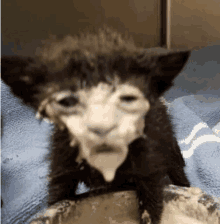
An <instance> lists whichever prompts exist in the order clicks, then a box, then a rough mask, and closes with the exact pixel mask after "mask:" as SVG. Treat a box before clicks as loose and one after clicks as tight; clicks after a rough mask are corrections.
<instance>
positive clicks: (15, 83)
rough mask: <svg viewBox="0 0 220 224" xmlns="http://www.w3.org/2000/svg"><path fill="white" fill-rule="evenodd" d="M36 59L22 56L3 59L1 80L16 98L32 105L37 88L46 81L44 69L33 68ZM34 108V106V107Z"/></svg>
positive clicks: (4, 57)
mask: <svg viewBox="0 0 220 224" xmlns="http://www.w3.org/2000/svg"><path fill="white" fill-rule="evenodd" d="M33 64H35V61H34V59H32V58H29V57H28V58H27V57H20V56H3V57H2V58H1V78H2V80H3V81H4V82H5V83H6V84H7V85H8V86H9V87H10V88H11V90H12V92H13V93H14V95H15V96H17V97H19V98H21V99H23V101H24V102H25V103H26V104H29V105H32V104H34V103H33V98H34V94H36V87H37V86H38V85H39V84H40V83H42V82H43V81H44V79H45V78H44V77H45V74H44V73H45V71H43V69H42V67H37V66H32V65H33ZM32 106H33V105H32Z"/></svg>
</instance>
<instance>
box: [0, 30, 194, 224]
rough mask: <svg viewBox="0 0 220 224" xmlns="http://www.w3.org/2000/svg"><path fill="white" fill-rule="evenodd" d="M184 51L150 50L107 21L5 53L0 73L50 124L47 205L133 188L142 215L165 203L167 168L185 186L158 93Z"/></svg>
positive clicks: (156, 213) (155, 218)
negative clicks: (31, 49)
mask: <svg viewBox="0 0 220 224" xmlns="http://www.w3.org/2000/svg"><path fill="white" fill-rule="evenodd" d="M189 54H190V53H189V52H188V51H185V52H172V53H170V54H167V55H156V54H153V53H149V52H148V53H147V52H145V51H144V50H143V49H140V48H136V47H135V45H134V43H133V42H132V41H131V40H127V39H122V37H121V35H120V34H118V33H116V32H114V31H112V30H110V29H108V28H106V29H100V30H99V32H98V33H97V34H86V35H82V36H81V37H71V36H68V37H66V38H65V39H64V40H62V41H56V40H55V41H52V42H51V43H50V44H47V43H46V45H45V47H44V48H43V49H42V51H41V53H40V55H38V56H36V57H35V58H27V57H19V56H11V57H7V56H3V57H2V79H3V80H4V81H5V83H7V84H8V85H9V86H10V87H11V90H12V92H13V93H14V94H15V95H16V96H17V97H19V98H21V99H22V100H23V101H24V103H26V104H27V105H30V106H31V107H33V108H35V109H36V111H37V112H38V117H39V118H47V119H49V120H50V121H51V122H53V123H54V131H53V133H52V137H51V151H50V163H51V164H50V170H51V171H50V174H49V175H50V183H49V204H50V205H52V204H54V203H56V202H57V201H60V200H63V199H71V200H77V199H78V198H79V196H77V195H76V189H77V187H78V184H79V183H80V182H84V183H85V184H86V185H87V186H88V187H89V188H90V189H93V190H92V191H91V192H90V193H89V194H90V195H91V194H93V195H94V194H100V193H105V192H110V191H121V190H128V189H134V190H136V192H137V197H138V200H139V202H140V209H139V210H140V222H141V223H144V220H143V219H142V218H141V216H142V213H143V212H144V210H145V209H146V210H147V211H148V212H149V214H150V216H151V220H152V223H153V224H158V223H159V222H160V219H161V213H162V210H163V188H164V181H163V179H164V177H165V176H166V175H168V176H169V178H170V179H171V180H172V182H173V183H174V184H176V185H180V186H189V182H188V180H187V178H186V176H185V174H184V170H183V168H184V166H185V163H184V160H183V158H182V155H181V152H180V149H179V146H178V144H177V141H176V139H175V137H174V133H173V131H172V126H171V122H170V118H169V116H168V114H167V112H166V107H165V105H164V104H163V103H161V100H160V97H161V96H162V94H163V93H164V92H165V91H166V90H168V89H169V88H170V87H171V86H172V83H173V80H174V78H175V77H176V76H177V75H178V74H179V72H180V71H181V70H182V68H183V67H184V65H185V63H186V62H187V59H188V57H189Z"/></svg>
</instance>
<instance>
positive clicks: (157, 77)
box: [149, 51, 190, 96]
mask: <svg viewBox="0 0 220 224" xmlns="http://www.w3.org/2000/svg"><path fill="white" fill-rule="evenodd" d="M189 56H190V51H182V52H175V53H169V54H167V55H163V56H157V57H158V58H157V59H156V61H157V62H156V66H155V69H154V72H153V74H152V77H151V80H150V85H149V87H150V88H151V91H152V92H153V93H154V94H156V96H161V95H162V94H163V93H164V92H165V91H167V90H168V89H169V88H170V87H171V86H172V85H173V81H174V79H175V78H176V77H177V75H178V74H179V73H180V72H181V70H182V69H183V67H184V66H185V64H186V62H187V60H188V58H189Z"/></svg>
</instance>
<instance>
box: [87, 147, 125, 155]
mask: <svg viewBox="0 0 220 224" xmlns="http://www.w3.org/2000/svg"><path fill="white" fill-rule="evenodd" d="M120 151H121V149H119V148H117V147H115V146H110V145H107V144H102V145H99V146H95V147H93V149H92V152H91V155H96V154H104V153H107V154H108V153H119V152H120Z"/></svg>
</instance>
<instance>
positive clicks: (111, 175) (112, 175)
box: [103, 169, 116, 182]
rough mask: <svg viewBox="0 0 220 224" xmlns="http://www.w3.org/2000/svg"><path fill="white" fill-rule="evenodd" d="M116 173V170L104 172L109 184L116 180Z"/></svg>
mask: <svg viewBox="0 0 220 224" xmlns="http://www.w3.org/2000/svg"><path fill="white" fill-rule="evenodd" d="M115 171H116V170H114V169H106V170H103V177H104V179H105V181H107V182H111V181H113V180H114V178H115Z"/></svg>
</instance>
